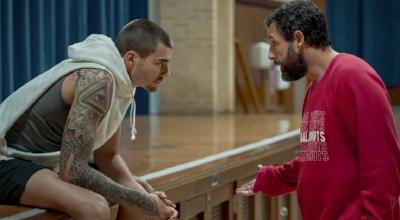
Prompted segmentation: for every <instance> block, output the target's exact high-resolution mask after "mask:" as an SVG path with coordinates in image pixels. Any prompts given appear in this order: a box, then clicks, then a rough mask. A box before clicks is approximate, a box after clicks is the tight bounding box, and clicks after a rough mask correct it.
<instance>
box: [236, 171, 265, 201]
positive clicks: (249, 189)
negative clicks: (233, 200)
mask: <svg viewBox="0 0 400 220" xmlns="http://www.w3.org/2000/svg"><path fill="white" fill-rule="evenodd" d="M257 168H258V169H261V168H263V165H261V164H259V165H258V166H257ZM255 182H256V179H253V180H252V181H250V182H248V183H246V184H244V185H242V186H241V187H239V188H237V189H236V193H237V194H239V195H242V196H252V195H254V194H256V193H255V192H254V191H253V189H254V183H255Z"/></svg>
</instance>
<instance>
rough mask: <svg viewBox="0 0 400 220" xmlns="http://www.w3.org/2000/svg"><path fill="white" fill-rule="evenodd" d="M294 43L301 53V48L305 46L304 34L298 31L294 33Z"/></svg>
mask: <svg viewBox="0 0 400 220" xmlns="http://www.w3.org/2000/svg"><path fill="white" fill-rule="evenodd" d="M293 41H294V43H295V45H296V47H297V49H298V50H299V51H300V48H301V47H302V46H303V44H304V34H303V32H301V31H299V30H297V31H295V32H294V33H293Z"/></svg>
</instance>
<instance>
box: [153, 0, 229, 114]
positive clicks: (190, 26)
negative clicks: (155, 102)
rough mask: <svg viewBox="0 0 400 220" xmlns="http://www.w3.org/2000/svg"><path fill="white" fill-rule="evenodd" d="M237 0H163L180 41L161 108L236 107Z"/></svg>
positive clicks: (163, 11) (167, 23)
mask: <svg viewBox="0 0 400 220" xmlns="http://www.w3.org/2000/svg"><path fill="white" fill-rule="evenodd" d="M233 12H234V1H233V0H218V1H217V0H201V1H199V0H162V1H160V23H161V26H162V27H163V28H165V29H166V30H167V31H168V33H169V34H170V35H171V37H172V38H173V41H174V49H173V60H172V62H171V77H170V78H169V79H168V80H166V81H165V83H164V84H163V85H161V87H160V112H161V113H170V114H214V113H222V112H232V111H233V110H234V101H235V100H234V98H235V96H234V67H233V59H234V54H233V52H234V51H233V35H234V32H233V29H234V26H233V24H234V18H233Z"/></svg>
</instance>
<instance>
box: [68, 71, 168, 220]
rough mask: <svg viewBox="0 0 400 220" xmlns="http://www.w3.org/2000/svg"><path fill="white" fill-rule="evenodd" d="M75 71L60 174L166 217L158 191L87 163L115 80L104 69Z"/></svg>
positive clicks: (109, 197) (112, 199)
mask: <svg viewBox="0 0 400 220" xmlns="http://www.w3.org/2000/svg"><path fill="white" fill-rule="evenodd" d="M74 74H75V73H74ZM76 74H77V76H76V81H75V95H74V100H73V103H72V106H71V110H70V112H69V115H68V119H67V122H66V125H65V128H64V134H63V141H62V146H61V155H60V177H61V178H62V179H63V180H65V181H67V182H71V183H73V184H76V185H78V186H81V187H84V188H87V189H90V190H92V191H94V192H96V193H99V194H101V195H103V196H104V197H105V198H106V199H107V200H108V201H110V202H112V203H116V204H120V205H124V206H134V207H139V208H141V209H143V210H144V211H145V213H146V214H147V215H152V216H163V217H165V213H169V210H168V209H167V208H166V207H164V206H163V205H162V204H163V203H162V202H161V201H160V200H159V199H158V197H157V196H156V195H154V194H147V193H144V192H141V191H139V190H136V189H132V188H127V187H124V186H122V185H119V184H117V183H115V182H114V181H112V180H111V179H109V178H108V177H106V176H105V175H103V174H102V173H100V172H98V171H96V170H94V169H92V168H90V167H89V166H88V164H87V160H88V158H89V157H90V155H91V152H92V149H93V143H94V139H95V136H96V128H97V127H98V125H99V123H100V122H101V120H102V118H103V116H104V115H105V113H106V112H107V110H108V108H109V107H110V104H111V103H110V102H111V99H112V97H111V96H112V90H113V83H112V78H111V76H110V75H109V74H108V73H107V72H105V71H103V70H97V69H80V70H78V71H76ZM160 209H161V210H160Z"/></svg>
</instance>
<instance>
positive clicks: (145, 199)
mask: <svg viewBox="0 0 400 220" xmlns="http://www.w3.org/2000/svg"><path fill="white" fill-rule="evenodd" d="M72 176H74V177H73V178H71V179H70V181H71V182H72V183H74V184H77V185H79V186H81V187H84V188H87V189H90V190H92V191H94V192H96V193H99V194H100V195H102V196H104V197H105V198H106V199H107V200H108V201H109V202H111V203H114V204H120V205H125V206H131V207H139V208H141V209H143V210H144V211H145V212H146V213H147V214H150V215H157V214H158V212H157V206H156V204H155V202H154V201H153V200H152V199H151V198H150V197H149V196H148V195H147V194H146V193H144V192H142V191H139V190H137V189H133V188H128V187H125V186H122V185H120V184H117V183H115V182H114V181H113V180H111V179H109V178H108V177H106V176H105V175H103V174H102V173H100V172H98V171H97V170H94V169H92V168H90V167H89V166H86V165H83V167H82V168H81V169H80V171H79V173H75V175H72Z"/></svg>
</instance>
